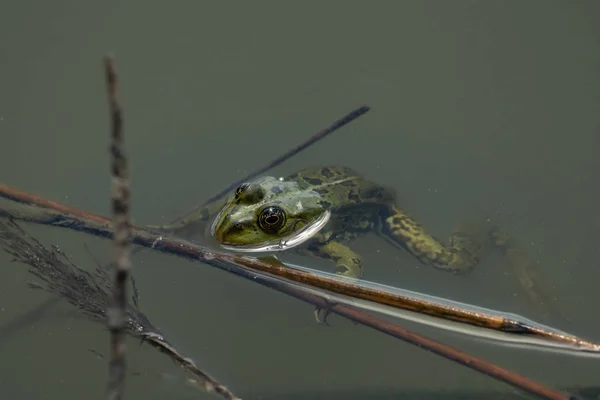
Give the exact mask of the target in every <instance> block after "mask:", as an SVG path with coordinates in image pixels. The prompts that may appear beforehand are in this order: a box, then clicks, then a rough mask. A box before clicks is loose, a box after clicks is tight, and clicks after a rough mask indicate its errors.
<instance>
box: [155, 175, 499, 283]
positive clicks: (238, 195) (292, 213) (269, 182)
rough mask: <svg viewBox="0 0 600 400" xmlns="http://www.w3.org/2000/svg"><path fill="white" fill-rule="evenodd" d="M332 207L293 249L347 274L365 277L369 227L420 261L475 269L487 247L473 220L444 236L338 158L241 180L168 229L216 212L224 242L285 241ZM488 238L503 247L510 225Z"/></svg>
mask: <svg viewBox="0 0 600 400" xmlns="http://www.w3.org/2000/svg"><path fill="white" fill-rule="evenodd" d="M325 213H326V214H327V215H328V217H329V218H328V220H327V223H326V224H325V225H324V226H323V227H322V228H321V229H320V230H319V231H318V232H317V233H315V234H313V235H312V236H311V237H310V238H308V239H307V240H306V241H305V242H304V243H302V244H301V245H299V246H296V247H294V248H292V249H290V251H296V252H298V253H300V254H305V255H311V256H314V257H317V258H319V259H323V260H328V261H330V262H332V263H333V265H334V271H335V273H336V274H339V275H342V276H345V277H348V278H355V279H361V278H363V276H364V262H363V257H362V256H361V255H360V254H358V253H357V252H355V251H354V250H353V249H352V248H351V247H350V244H351V243H352V241H354V240H355V239H356V238H358V237H360V236H362V235H365V234H368V233H375V234H377V235H378V236H380V237H382V238H384V239H386V240H387V241H388V242H390V243H392V244H393V245H396V246H398V247H400V248H402V249H404V250H406V251H407V252H408V253H409V254H410V255H412V256H413V257H414V258H415V259H417V260H418V261H419V262H420V263H421V264H425V265H430V266H433V267H434V268H436V269H439V270H443V271H448V272H452V273H455V274H465V273H468V272H469V271H471V270H472V269H473V268H474V267H475V266H476V265H477V264H478V263H479V262H480V258H481V255H482V252H483V250H484V248H485V245H484V243H483V240H482V238H481V237H482V234H481V230H480V229H479V228H477V229H473V227H472V226H471V227H469V226H468V225H459V226H458V227H457V228H456V229H455V230H454V231H453V232H452V233H451V235H450V237H449V239H448V240H447V241H446V242H444V241H441V240H439V239H437V238H436V237H435V236H433V235H431V234H430V233H428V232H427V231H426V230H425V229H424V227H423V226H422V225H421V224H420V223H418V222H417V221H416V220H415V219H414V218H412V217H411V216H409V215H408V214H407V213H406V212H405V211H403V210H402V208H401V207H399V206H398V205H397V196H396V194H395V191H394V190H392V189H391V188H389V187H387V186H384V185H381V184H378V183H375V182H373V181H371V180H369V179H367V178H365V177H364V176H362V175H361V174H359V173H358V172H356V171H355V170H353V169H352V168H350V167H347V166H339V165H325V166H314V167H307V168H304V169H302V170H300V171H297V172H294V173H292V174H290V175H288V176H286V177H281V178H276V177H274V176H263V177H259V178H256V179H254V180H252V181H249V182H246V183H242V184H241V185H239V186H238V187H237V188H236V189H235V191H234V193H232V195H231V196H229V197H228V199H226V200H225V202H224V203H213V204H210V205H208V206H207V207H205V208H203V209H201V210H199V211H198V212H196V213H194V214H191V215H190V216H188V217H187V218H184V219H182V220H181V221H179V222H178V223H176V224H174V225H170V226H163V227H162V228H163V229H168V230H169V231H171V232H174V233H184V232H186V233H185V234H189V233H190V232H194V231H195V230H197V229H194V226H198V224H206V223H207V222H209V219H210V218H214V220H213V223H212V225H211V234H212V236H213V237H214V238H215V239H216V240H217V241H218V242H219V243H220V244H221V245H222V246H223V247H226V248H229V249H234V250H235V249H240V250H244V249H248V248H252V247H253V246H254V248H256V247H260V246H261V245H264V244H268V243H272V244H275V245H276V244H277V243H281V242H282V240H283V239H284V238H290V237H294V234H295V233H297V232H300V231H301V230H302V229H305V228H306V227H307V226H310V225H311V223H313V221H315V220H317V219H319V218H322V216H323V215H324V214H325ZM488 238H489V240H490V242H491V243H492V244H495V245H497V246H502V245H503V244H506V235H505V232H503V231H500V230H499V229H498V228H497V227H495V226H492V227H490V228H489V230H488ZM286 240H287V239H286Z"/></svg>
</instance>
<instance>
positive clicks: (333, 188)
mask: <svg viewBox="0 0 600 400" xmlns="http://www.w3.org/2000/svg"><path fill="white" fill-rule="evenodd" d="M286 179H289V180H292V181H296V182H297V183H298V185H299V186H300V187H301V188H303V189H310V190H314V191H315V192H317V193H319V194H321V195H322V196H323V199H324V201H326V202H329V203H331V205H330V206H331V207H332V208H334V209H339V208H347V207H354V206H358V205H363V206H368V205H380V204H389V203H392V202H394V200H395V195H394V192H393V191H392V190H390V189H389V188H386V187H384V186H382V185H379V184H377V183H374V182H372V181H369V180H367V179H365V178H364V177H363V176H361V175H360V174H359V173H358V172H356V171H354V170H353V169H351V168H348V167H345V166H337V165H329V166H321V167H309V168H306V169H303V170H300V171H298V172H296V173H294V174H292V175H290V176H289V177H287V178H286Z"/></svg>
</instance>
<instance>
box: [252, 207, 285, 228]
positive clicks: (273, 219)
mask: <svg viewBox="0 0 600 400" xmlns="http://www.w3.org/2000/svg"><path fill="white" fill-rule="evenodd" d="M284 224H285V212H284V211H283V210H282V209H281V208H279V207H267V208H265V209H264V210H262V211H261V212H260V215H259V216H258V226H260V229H262V230H263V231H265V232H267V233H277V232H278V231H279V230H280V229H281V227H282V226H283V225H284Z"/></svg>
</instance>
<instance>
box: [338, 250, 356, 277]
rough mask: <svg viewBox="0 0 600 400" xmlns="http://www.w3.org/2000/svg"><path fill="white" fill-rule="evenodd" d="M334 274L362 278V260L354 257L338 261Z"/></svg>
mask: <svg viewBox="0 0 600 400" xmlns="http://www.w3.org/2000/svg"><path fill="white" fill-rule="evenodd" d="M335 272H336V274H338V275H342V276H347V277H349V278H357V279H360V278H362V276H363V268H362V258H361V257H360V256H358V255H356V256H354V257H352V258H348V259H343V260H338V262H336V264H335Z"/></svg>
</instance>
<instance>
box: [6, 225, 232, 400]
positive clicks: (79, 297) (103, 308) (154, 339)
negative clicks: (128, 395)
mask: <svg viewBox="0 0 600 400" xmlns="http://www.w3.org/2000/svg"><path fill="white" fill-rule="evenodd" d="M0 245H1V246H2V247H3V248H4V250H5V251H6V252H8V253H9V254H11V255H12V256H13V257H14V261H17V262H20V263H24V264H26V265H29V267H30V269H29V272H30V273H32V274H33V275H35V276H36V277H37V278H39V279H40V280H41V281H42V284H41V285H38V284H35V287H36V288H39V289H43V290H45V291H47V292H49V293H52V294H54V295H57V296H59V297H60V298H61V299H64V300H66V301H67V302H68V303H69V304H71V305H73V306H74V307H76V308H77V309H78V310H79V311H80V312H81V313H82V314H83V315H85V316H86V317H88V318H89V319H91V320H92V321H96V322H100V323H105V321H106V317H107V311H108V310H109V309H110V305H111V303H112V291H113V288H114V285H113V282H112V281H111V279H110V277H109V276H108V274H107V272H106V271H105V270H104V269H102V268H101V267H100V266H97V267H96V268H95V269H94V270H93V271H92V272H89V271H88V270H85V269H82V268H80V267H78V266H77V265H75V264H74V263H72V262H71V261H70V260H69V258H68V257H67V256H66V255H65V254H64V253H63V252H62V251H61V250H59V249H58V247H56V246H52V247H51V248H47V247H45V246H44V245H43V244H42V243H41V242H39V241H38V240H37V239H36V238H34V237H32V236H30V235H29V234H28V233H27V232H25V231H24V230H23V229H21V228H20V227H19V226H18V225H17V224H16V223H14V222H6V223H5V222H0ZM123 322H124V324H123V326H122V328H123V332H124V333H126V334H128V335H130V336H133V337H136V338H139V339H140V340H142V341H143V342H145V343H148V344H150V345H152V346H153V347H155V348H157V349H159V350H160V351H161V352H163V353H165V354H166V355H168V356H169V357H171V358H172V359H173V360H174V361H175V362H177V363H178V364H179V365H180V366H182V367H183V368H185V369H186V370H188V371H190V372H191V373H192V374H194V375H195V376H196V377H197V379H198V381H199V382H201V384H202V386H203V387H204V388H205V389H206V390H208V391H215V392H217V393H219V394H220V395H221V396H223V398H225V399H229V400H236V399H239V398H238V397H237V396H235V395H234V394H233V393H231V392H230V391H229V390H228V389H227V388H226V387H224V386H223V385H221V384H220V383H219V382H217V381H216V380H215V379H213V378H212V377H211V376H210V375H208V374H207V373H205V372H203V371H202V370H201V369H200V368H199V367H198V366H197V365H196V364H195V363H194V362H193V361H192V360H191V359H189V358H187V357H185V356H184V355H183V354H182V353H180V352H179V351H178V350H177V348H176V347H175V346H173V345H172V344H171V343H170V342H169V341H168V340H167V339H166V338H165V337H164V336H163V335H162V333H161V332H160V331H159V330H158V329H157V328H156V327H155V326H154V325H152V323H151V322H150V320H149V319H148V317H147V316H146V315H144V313H142V312H141V311H140V310H139V309H138V308H137V307H135V306H134V305H132V304H126V306H125V310H124V314H123Z"/></svg>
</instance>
